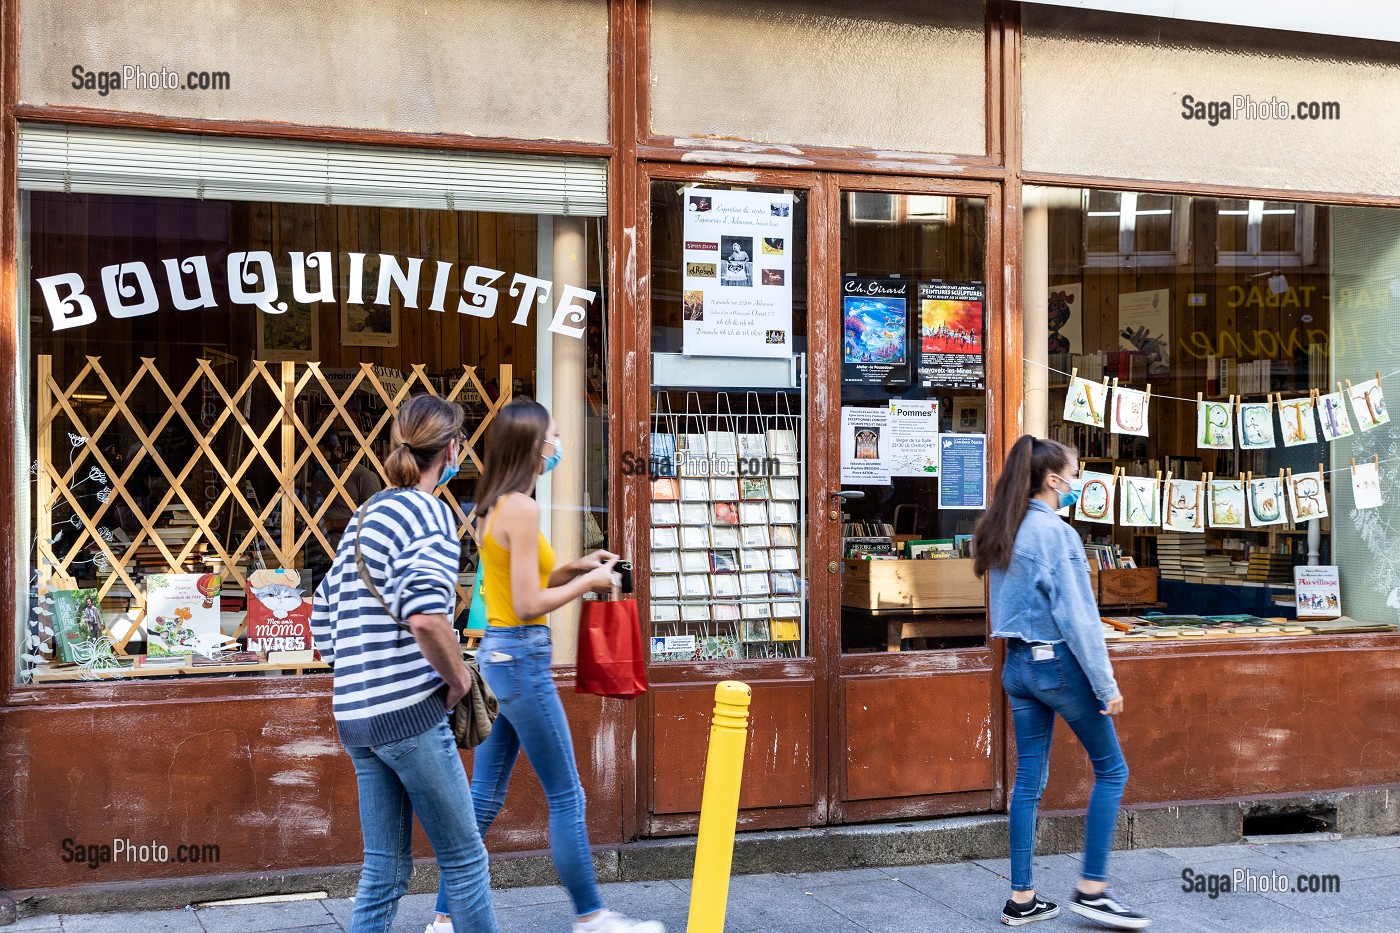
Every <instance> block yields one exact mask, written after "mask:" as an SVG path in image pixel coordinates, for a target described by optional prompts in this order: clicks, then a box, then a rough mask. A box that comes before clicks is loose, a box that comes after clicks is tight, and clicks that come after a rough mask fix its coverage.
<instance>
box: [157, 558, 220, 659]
mask: <svg viewBox="0 0 1400 933" xmlns="http://www.w3.org/2000/svg"><path fill="white" fill-rule="evenodd" d="M220 582H221V581H220V579H219V575H218V574H216V573H153V574H151V575H150V576H148V577H146V619H145V622H144V623H143V624H144V626H145V629H146V653H147V654H148V655H152V656H155V657H159V656H161V655H174V654H194V653H195V650H196V639H198V638H199V637H200V636H201V635H208V636H210V637H214V638H217V637H218V635H219V586H220Z"/></svg>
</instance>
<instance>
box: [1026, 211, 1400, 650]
mask: <svg viewBox="0 0 1400 933" xmlns="http://www.w3.org/2000/svg"><path fill="white" fill-rule="evenodd" d="M1025 204H1026V209H1025V217H1026V228H1025V230H1026V232H1025V254H1024V255H1025V268H1026V275H1027V282H1028V285H1027V288H1030V287H1031V285H1030V284H1029V283H1030V282H1032V281H1036V287H1045V288H1046V297H1045V299H1044V301H1045V304H1044V307H1045V308H1046V313H1045V314H1044V315H1043V316H1042V315H1040V314H1036V315H1029V314H1028V315H1027V317H1026V320H1025V329H1024V354H1025V368H1024V380H1025V396H1024V398H1025V403H1024V404H1025V409H1024V410H1025V416H1026V428H1027V430H1028V431H1029V432H1031V433H1034V434H1037V435H1041V436H1048V437H1051V438H1054V439H1056V440H1059V441H1062V442H1063V443H1065V444H1068V445H1069V446H1071V447H1073V448H1074V449H1075V450H1076V451H1078V453H1079V466H1080V476H1081V478H1082V479H1083V491H1082V496H1081V498H1080V500H1079V502H1078V504H1077V506H1076V507H1075V508H1074V510H1073V513H1074V514H1073V515H1069V514H1066V517H1067V519H1069V520H1071V521H1072V522H1073V523H1074V526H1075V528H1076V530H1078V531H1079V533H1080V534H1081V535H1082V536H1083V538H1084V543H1085V550H1086V552H1087V555H1088V557H1089V563H1090V566H1091V568H1092V570H1091V572H1092V575H1093V576H1094V577H1095V587H1096V591H1097V593H1098V596H1099V599H1100V609H1101V612H1102V613H1103V615H1104V634H1105V637H1106V638H1109V639H1111V640H1114V641H1149V640H1155V639H1172V638H1177V639H1180V638H1192V637H1221V638H1235V637H1239V636H1254V635H1306V634H1310V633H1314V632H1331V633H1339V632H1363V631H1392V630H1394V628H1395V620H1396V618H1397V614H1396V610H1397V609H1400V589H1396V587H1397V586H1400V536H1397V533H1400V521H1398V520H1400V511H1397V497H1400V482H1398V479H1400V438H1397V435H1396V432H1395V427H1394V425H1393V424H1392V423H1391V419H1390V416H1389V414H1388V413H1387V411H1386V405H1385V392H1386V390H1387V389H1388V388H1390V386H1392V385H1400V365H1397V364H1398V363H1400V350H1397V347H1396V344H1395V341H1394V339H1393V336H1392V335H1393V330H1394V328H1395V325H1396V321H1397V316H1396V314H1395V309H1396V307H1397V306H1398V305H1400V253H1397V248H1396V244H1397V243H1400V238H1397V236H1398V235H1400V218H1397V212H1395V211H1393V210H1387V209H1381V208H1358V207H1340V206H1327V205H1317V204H1304V203H1292V202H1286V201H1269V200H1249V199H1231V198H1207V197H1186V196H1178V195H1167V194H1151V193H1138V192H1130V191H1109V190H1097V189H1063V188H1028V189H1027V193H1026V201H1025Z"/></svg>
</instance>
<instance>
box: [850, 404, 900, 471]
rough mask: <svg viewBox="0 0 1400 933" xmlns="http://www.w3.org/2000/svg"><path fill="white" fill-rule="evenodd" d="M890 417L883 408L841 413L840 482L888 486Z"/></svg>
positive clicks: (851, 410)
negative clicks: (887, 458)
mask: <svg viewBox="0 0 1400 933" xmlns="http://www.w3.org/2000/svg"><path fill="white" fill-rule="evenodd" d="M889 443H890V413H889V410H888V409H885V408H852V407H842V409H841V482H842V483H843V484H851V485H856V486H888V485H889V484H890V468H889V464H888V463H887V462H886V450H887V448H888V446H889Z"/></svg>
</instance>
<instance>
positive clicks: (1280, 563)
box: [1246, 550, 1293, 586]
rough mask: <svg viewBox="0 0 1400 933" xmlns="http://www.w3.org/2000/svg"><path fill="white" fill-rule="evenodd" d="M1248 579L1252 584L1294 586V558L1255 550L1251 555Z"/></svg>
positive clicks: (1288, 555)
mask: <svg viewBox="0 0 1400 933" xmlns="http://www.w3.org/2000/svg"><path fill="white" fill-rule="evenodd" d="M1246 578H1247V579H1248V580H1249V581H1250V582H1252V583H1277V584H1282V585H1285V586H1292V585H1293V557H1292V555H1290V554H1270V553H1268V552H1267V551H1262V550H1255V551H1251V552H1250V554H1249V573H1248V574H1247V575H1246Z"/></svg>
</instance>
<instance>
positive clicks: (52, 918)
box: [5, 914, 63, 933]
mask: <svg viewBox="0 0 1400 933" xmlns="http://www.w3.org/2000/svg"><path fill="white" fill-rule="evenodd" d="M61 929H63V921H61V920H59V918H58V914H43V915H41V916H38V917H25V918H24V919H23V920H20V921H18V922H16V923H12V924H10V925H9V926H7V927H5V933H30V931H31V930H34V931H39V930H45V931H47V930H61Z"/></svg>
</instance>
